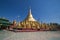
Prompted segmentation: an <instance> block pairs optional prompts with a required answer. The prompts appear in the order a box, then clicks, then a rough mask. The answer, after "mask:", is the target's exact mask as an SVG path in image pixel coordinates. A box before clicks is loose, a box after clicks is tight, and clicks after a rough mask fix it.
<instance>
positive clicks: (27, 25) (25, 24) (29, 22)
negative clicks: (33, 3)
mask: <svg viewBox="0 0 60 40" xmlns="http://www.w3.org/2000/svg"><path fill="white" fill-rule="evenodd" d="M20 24H21V27H22V28H23V29H40V23H39V22H38V21H37V20H35V19H34V17H33V16H32V12H31V9H29V12H28V15H27V17H26V18H25V20H23V21H22V22H20Z"/></svg>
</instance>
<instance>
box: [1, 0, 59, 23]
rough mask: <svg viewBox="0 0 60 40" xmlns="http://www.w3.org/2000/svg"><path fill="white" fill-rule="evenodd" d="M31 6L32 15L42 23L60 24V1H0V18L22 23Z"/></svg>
mask: <svg viewBox="0 0 60 40" xmlns="http://www.w3.org/2000/svg"><path fill="white" fill-rule="evenodd" d="M30 6H31V9H32V15H33V17H34V18H35V19H36V20H39V21H40V22H41V21H42V22H43V23H44V22H45V23H50V22H54V23H60V0H0V17H5V18H7V19H9V20H10V21H12V20H17V21H18V18H17V16H20V18H19V21H22V20H24V19H25V18H26V16H27V15H28V11H29V7H30Z"/></svg>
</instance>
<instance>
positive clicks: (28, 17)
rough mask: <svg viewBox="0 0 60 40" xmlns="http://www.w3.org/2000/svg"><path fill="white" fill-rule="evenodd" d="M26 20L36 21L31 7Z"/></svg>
mask: <svg viewBox="0 0 60 40" xmlns="http://www.w3.org/2000/svg"><path fill="white" fill-rule="evenodd" d="M26 20H27V21H36V20H35V19H34V18H33V16H32V12H31V8H30V9H29V12H28V16H27V18H26Z"/></svg>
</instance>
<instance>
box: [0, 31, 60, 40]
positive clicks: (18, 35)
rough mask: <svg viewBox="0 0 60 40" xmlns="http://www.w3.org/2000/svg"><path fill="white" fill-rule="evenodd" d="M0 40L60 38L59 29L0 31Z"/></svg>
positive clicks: (47, 39) (48, 39) (50, 39)
mask: <svg viewBox="0 0 60 40" xmlns="http://www.w3.org/2000/svg"><path fill="white" fill-rule="evenodd" d="M0 40H60V31H40V32H11V31H6V30H3V31H0Z"/></svg>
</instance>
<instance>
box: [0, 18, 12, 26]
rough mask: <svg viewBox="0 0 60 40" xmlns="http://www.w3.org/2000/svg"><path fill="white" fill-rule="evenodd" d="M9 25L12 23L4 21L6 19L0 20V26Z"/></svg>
mask: <svg viewBox="0 0 60 40" xmlns="http://www.w3.org/2000/svg"><path fill="white" fill-rule="evenodd" d="M11 24H12V23H11V22H9V20H8V19H6V18H0V26H1V25H3V26H9V25H11Z"/></svg>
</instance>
